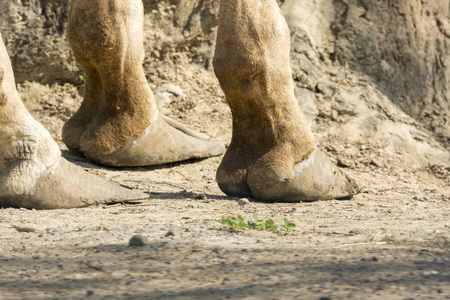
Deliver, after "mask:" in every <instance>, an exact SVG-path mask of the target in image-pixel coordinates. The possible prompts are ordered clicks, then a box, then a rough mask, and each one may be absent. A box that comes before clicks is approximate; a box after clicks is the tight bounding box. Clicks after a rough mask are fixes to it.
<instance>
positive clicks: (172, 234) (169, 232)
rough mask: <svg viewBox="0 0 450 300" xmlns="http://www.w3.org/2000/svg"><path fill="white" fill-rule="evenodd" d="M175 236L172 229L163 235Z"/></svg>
mask: <svg viewBox="0 0 450 300" xmlns="http://www.w3.org/2000/svg"><path fill="white" fill-rule="evenodd" d="M170 236H175V233H173V231H172V230H169V231H167V233H166V235H165V237H170Z"/></svg>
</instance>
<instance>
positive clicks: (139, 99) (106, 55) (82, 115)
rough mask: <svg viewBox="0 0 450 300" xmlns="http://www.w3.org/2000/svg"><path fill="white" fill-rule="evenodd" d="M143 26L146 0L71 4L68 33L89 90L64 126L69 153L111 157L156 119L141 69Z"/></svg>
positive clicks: (76, 1) (79, 0) (82, 0)
mask: <svg viewBox="0 0 450 300" xmlns="http://www.w3.org/2000/svg"><path fill="white" fill-rule="evenodd" d="M142 28H143V6H142V2H141V1H136V0H99V1H91V0H73V1H71V5H70V14H69V23H68V28H67V34H68V38H69V41H70V45H71V47H72V49H73V52H74V54H75V58H76V59H77V61H78V62H79V63H80V64H81V66H82V67H83V69H84V71H85V74H86V87H85V95H84V101H83V104H82V105H81V107H80V109H79V110H78V112H77V113H76V114H75V115H74V116H73V118H72V119H71V120H69V121H68V122H67V123H66V124H65V126H64V130H63V139H64V142H65V143H66V144H67V146H68V147H69V148H70V149H73V150H85V151H88V152H89V151H90V152H96V153H110V152H112V151H114V150H115V149H117V148H119V147H121V146H123V145H124V144H125V143H126V142H127V141H128V140H130V138H132V137H133V136H136V135H138V134H140V133H141V132H143V131H144V130H145V129H146V128H147V127H148V126H149V125H150V123H151V121H152V120H153V119H154V118H155V116H156V115H157V113H158V111H157V109H156V105H155V102H154V99H153V95H152V92H151V90H150V88H149V87H148V84H147V81H146V78H145V74H144V70H143V68H142V59H143V57H144V49H143V40H142V37H143V32H142V31H143V29H142Z"/></svg>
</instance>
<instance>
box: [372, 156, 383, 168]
mask: <svg viewBox="0 0 450 300" xmlns="http://www.w3.org/2000/svg"><path fill="white" fill-rule="evenodd" d="M370 163H371V164H372V165H374V166H375V167H378V168H382V167H383V162H382V161H381V159H379V158H377V157H374V158H372V160H371V161H370Z"/></svg>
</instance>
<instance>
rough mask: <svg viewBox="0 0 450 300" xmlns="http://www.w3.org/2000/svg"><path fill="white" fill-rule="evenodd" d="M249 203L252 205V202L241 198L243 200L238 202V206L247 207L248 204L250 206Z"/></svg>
mask: <svg viewBox="0 0 450 300" xmlns="http://www.w3.org/2000/svg"><path fill="white" fill-rule="evenodd" d="M249 203H250V201H248V199H247V198H241V199H239V200H238V204H239V205H240V206H245V205H247V204H249Z"/></svg>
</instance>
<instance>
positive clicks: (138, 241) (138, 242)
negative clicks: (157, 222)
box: [128, 234, 149, 246]
mask: <svg viewBox="0 0 450 300" xmlns="http://www.w3.org/2000/svg"><path fill="white" fill-rule="evenodd" d="M148 243H149V241H148V238H147V237H145V236H142V235H140V234H137V235H135V236H133V237H132V238H131V239H130V242H129V243H128V245H129V246H144V245H147V244H148Z"/></svg>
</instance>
